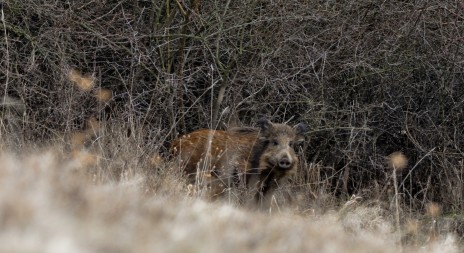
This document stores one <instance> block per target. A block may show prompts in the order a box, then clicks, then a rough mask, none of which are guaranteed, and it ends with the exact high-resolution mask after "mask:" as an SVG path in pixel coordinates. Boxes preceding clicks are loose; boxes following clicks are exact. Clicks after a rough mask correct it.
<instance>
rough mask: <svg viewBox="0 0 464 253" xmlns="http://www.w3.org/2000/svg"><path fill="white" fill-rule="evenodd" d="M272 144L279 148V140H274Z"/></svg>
mask: <svg viewBox="0 0 464 253" xmlns="http://www.w3.org/2000/svg"><path fill="white" fill-rule="evenodd" d="M271 144H272V146H277V145H279V142H278V141H277V140H272V141H271Z"/></svg>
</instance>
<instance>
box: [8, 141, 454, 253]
mask: <svg viewBox="0 0 464 253" xmlns="http://www.w3.org/2000/svg"><path fill="white" fill-rule="evenodd" d="M79 159H80V158H76V157H75V156H74V157H73V158H70V157H69V156H68V155H67V154H65V153H63V152H61V151H60V149H57V148H55V149H47V150H44V151H40V152H33V153H29V154H23V155H14V154H12V153H8V152H3V153H2V154H1V155H0V195H1V196H0V226H1V228H2V229H1V232H0V241H2V242H3V243H2V244H1V245H0V251H1V252H398V249H399V248H398V238H397V237H396V233H395V230H394V229H393V226H392V224H391V220H390V217H389V216H386V215H385V213H384V210H382V209H381V208H380V207H379V206H375V207H368V206H365V205H360V204H359V203H355V202H352V203H350V205H348V204H347V205H346V206H345V208H343V209H342V210H340V211H331V212H327V213H325V214H318V215H315V214H301V213H302V212H296V211H292V210H291V209H285V211H283V210H280V211H276V210H273V211H272V212H271V214H269V213H266V212H257V211H250V210H247V209H243V208H240V207H234V206H233V205H230V204H227V203H223V202H220V201H217V202H205V201H204V200H202V199H199V198H196V197H188V196H187V194H186V188H187V187H186V186H185V184H183V180H182V178H180V176H179V174H176V173H175V172H174V171H175V170H174V168H169V163H167V164H166V163H164V162H162V165H161V166H160V167H158V169H159V170H162V171H164V172H160V173H158V175H159V176H158V177H157V180H152V181H150V180H148V179H149V178H148V177H146V176H145V175H144V174H143V173H133V174H130V175H126V176H124V177H121V178H120V179H119V180H116V181H113V180H104V179H101V178H100V179H98V178H97V177H102V178H110V177H109V176H106V177H105V175H103V174H104V173H102V172H100V174H98V175H97V174H95V171H109V170H108V169H109V168H105V167H102V166H103V164H104V163H82V161H78V160H79ZM157 162H158V165H160V164H159V163H160V161H159V160H157ZM114 165H115V164H114V163H113V164H111V163H106V164H104V166H114ZM149 188H151V190H149ZM423 224H425V223H423ZM417 226H421V225H420V224H419V225H417ZM419 230H420V229H417V227H416V230H415V232H413V233H414V237H415V238H416V240H409V241H408V243H407V245H406V247H407V249H408V252H457V251H458V245H457V244H456V243H455V241H454V237H453V236H452V235H451V234H447V233H441V234H437V236H436V238H434V240H433V241H429V242H427V240H426V237H427V234H428V231H419Z"/></svg>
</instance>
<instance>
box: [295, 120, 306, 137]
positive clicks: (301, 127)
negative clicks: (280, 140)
mask: <svg viewBox="0 0 464 253" xmlns="http://www.w3.org/2000/svg"><path fill="white" fill-rule="evenodd" d="M293 128H294V129H295V130H296V135H297V139H298V141H303V140H304V135H305V134H306V133H307V132H308V126H307V125H306V124H305V123H298V124H296V125H295V126H294V127H293Z"/></svg>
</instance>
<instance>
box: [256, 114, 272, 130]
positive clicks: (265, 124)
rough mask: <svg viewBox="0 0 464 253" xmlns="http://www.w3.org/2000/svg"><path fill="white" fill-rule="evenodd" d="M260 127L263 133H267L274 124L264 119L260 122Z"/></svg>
mask: <svg viewBox="0 0 464 253" xmlns="http://www.w3.org/2000/svg"><path fill="white" fill-rule="evenodd" d="M258 126H259V128H261V131H263V132H267V131H269V129H270V128H271V127H272V122H271V121H269V120H268V119H266V118H264V117H262V118H260V119H259V120H258Z"/></svg>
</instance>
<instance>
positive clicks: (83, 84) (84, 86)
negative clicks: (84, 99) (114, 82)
mask: <svg viewBox="0 0 464 253" xmlns="http://www.w3.org/2000/svg"><path fill="white" fill-rule="evenodd" d="M68 79H69V80H70V81H71V82H73V83H74V84H75V85H76V86H77V87H78V88H79V89H81V90H83V91H90V90H91V89H92V88H93V87H94V85H95V79H94V78H93V77H92V76H90V75H82V74H81V73H80V72H79V71H78V70H75V69H71V70H69V72H68Z"/></svg>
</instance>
